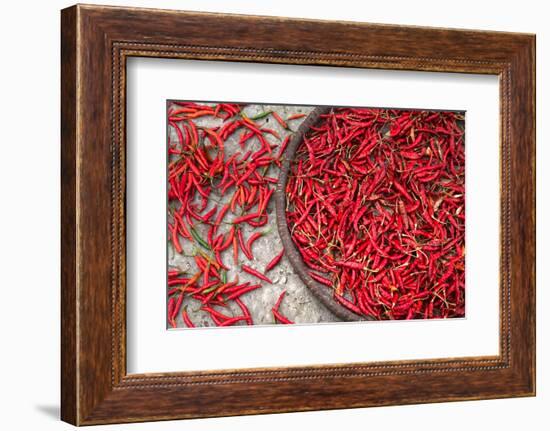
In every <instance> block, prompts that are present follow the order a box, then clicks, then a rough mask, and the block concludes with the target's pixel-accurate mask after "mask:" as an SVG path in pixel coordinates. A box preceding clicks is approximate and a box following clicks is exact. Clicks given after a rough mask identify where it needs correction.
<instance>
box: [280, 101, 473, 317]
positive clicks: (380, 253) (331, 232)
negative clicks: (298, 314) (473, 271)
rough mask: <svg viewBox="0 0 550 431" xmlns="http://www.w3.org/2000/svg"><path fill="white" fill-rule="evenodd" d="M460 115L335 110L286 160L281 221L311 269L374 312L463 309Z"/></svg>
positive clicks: (342, 299)
mask: <svg viewBox="0 0 550 431" xmlns="http://www.w3.org/2000/svg"><path fill="white" fill-rule="evenodd" d="M464 158H465V152H464V116H463V114H462V113H457V112H434V111H412V110H406V111H405V110H393V109H355V108H341V109H333V110H332V111H331V112H330V113H329V114H326V115H323V116H322V117H321V121H320V123H319V124H317V125H316V126H315V127H311V129H310V130H309V131H308V133H306V136H305V137H304V140H303V142H302V143H301V144H300V146H299V148H298V150H297V152H296V154H295V157H294V159H293V160H292V164H291V172H290V176H289V180H288V183H287V188H286V194H287V214H286V216H287V222H288V226H289V229H290V231H291V236H292V239H293V242H294V243H295V244H296V246H297V248H298V249H299V251H300V253H301V255H302V257H303V261H304V263H305V264H306V265H307V266H308V267H309V269H310V271H309V274H310V276H311V277H312V278H313V279H314V280H316V281H317V282H319V283H321V284H323V285H326V287H327V288H328V289H332V290H333V296H334V298H335V300H336V301H338V302H339V303H341V304H342V305H343V306H345V307H346V308H348V309H349V310H351V311H352V312H354V313H356V314H357V315H360V316H371V317H374V318H375V319H380V320H382V319H429V318H447V317H462V316H464V312H465V310H464V307H465V302H464V298H465V293H464V281H465V273H464V264H465V222H464V221H465V198H464V191H465V190H464V181H465V159H464Z"/></svg>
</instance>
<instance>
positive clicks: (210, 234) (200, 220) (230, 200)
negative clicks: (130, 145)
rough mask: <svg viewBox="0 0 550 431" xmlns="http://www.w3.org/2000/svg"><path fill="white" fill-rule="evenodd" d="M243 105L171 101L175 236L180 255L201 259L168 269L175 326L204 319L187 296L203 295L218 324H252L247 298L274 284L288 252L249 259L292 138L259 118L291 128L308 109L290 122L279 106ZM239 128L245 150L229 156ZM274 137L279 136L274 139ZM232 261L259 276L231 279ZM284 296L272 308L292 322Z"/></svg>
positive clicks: (171, 216)
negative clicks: (214, 122) (257, 262)
mask: <svg viewBox="0 0 550 431" xmlns="http://www.w3.org/2000/svg"><path fill="white" fill-rule="evenodd" d="M242 108H243V106H241V105H238V104H228V103H220V104H215V105H212V104H199V103H192V102H171V103H170V105H169V107H168V125H169V128H170V129H171V133H170V134H169V137H173V136H176V137H177V139H175V140H174V139H170V138H169V142H168V161H169V165H168V203H169V206H168V220H169V221H168V232H169V241H171V243H172V246H173V248H174V250H175V252H176V253H179V254H182V255H186V256H188V257H190V258H192V260H193V261H194V267H193V268H192V269H190V270H189V271H186V272H181V271H180V270H179V269H176V268H171V269H169V272H168V324H169V325H170V326H172V327H177V319H178V316H181V320H183V322H184V324H185V325H186V326H188V327H194V326H195V324H196V323H197V322H192V321H191V319H190V316H189V313H188V312H187V306H188V302H189V301H186V298H193V299H194V300H195V301H198V302H199V303H200V309H201V310H202V311H204V312H205V313H207V315H208V316H209V318H210V319H211V321H212V322H213V324H215V325H216V326H231V325H235V324H241V325H242V324H248V325H252V324H253V320H252V316H251V314H250V312H249V310H248V308H247V306H246V304H245V302H243V300H242V299H243V298H242V297H243V295H245V294H246V293H247V292H250V291H252V290H255V289H258V288H260V287H261V286H262V283H271V280H270V279H269V277H268V276H267V275H266V273H267V272H269V271H270V270H272V269H273V268H274V267H275V266H276V265H277V264H278V263H279V262H280V261H281V259H282V257H283V254H284V253H283V251H280V252H279V251H277V254H276V255H275V256H274V257H273V260H272V261H271V262H270V263H269V264H268V265H267V266H266V267H265V268H263V270H261V271H260V270H259V269H254V268H253V267H252V266H250V265H249V264H248V261H251V260H253V246H254V243H255V241H257V240H258V239H259V238H260V237H261V236H262V235H264V234H266V230H265V229H264V227H265V225H266V224H267V222H268V213H267V208H268V205H269V203H270V200H271V197H272V195H273V191H274V187H275V184H276V183H277V182H278V178H277V175H273V172H276V171H275V170H276V169H278V168H277V167H278V166H280V159H281V154H282V153H283V152H284V149H285V146H286V145H287V143H288V138H286V139H281V138H280V136H279V134H278V133H277V132H276V131H275V130H273V129H270V128H265V127H262V126H260V125H258V123H257V120H259V119H260V118H264V117H267V116H272V117H273V118H274V119H275V121H277V122H278V123H279V125H280V126H281V127H283V128H284V129H289V127H288V123H287V122H290V121H292V120H296V119H298V118H301V117H303V115H294V116H291V117H289V118H287V119H286V120H283V119H282V118H281V117H280V116H279V115H278V114H277V113H276V112H274V111H268V112H264V113H262V114H260V115H257V116H256V117H254V118H249V117H247V116H246V115H244V113H243V111H242ZM202 117H208V118H209V119H219V120H220V121H219V126H216V127H203V126H200V123H201V122H200V119H201V118H202ZM234 134H238V136H239V139H238V144H239V147H240V150H239V151H235V152H232V153H231V154H229V152H228V151H226V149H225V147H226V141H227V139H228V138H229V137H230V136H232V135H234ZM267 135H270V136H271V137H272V138H273V139H275V140H277V141H278V142H277V143H271V142H270V140H268V139H267V138H266V136H267ZM272 168H273V169H272ZM270 171H271V172H270ZM222 202H226V203H222ZM246 225H248V226H249V227H250V228H252V229H253V233H252V234H250V236H248V238H245V233H243V227H244V226H246ZM262 229H264V230H262ZM248 230H250V229H248ZM182 244H183V246H182ZM185 245H192V248H193V251H192V252H191V254H186V252H185V250H184V249H185V248H186V247H184V246H185ZM228 265H232V266H233V267H237V268H238V269H239V270H240V271H241V272H244V273H247V274H249V275H251V276H252V277H253V278H255V279H256V280H257V281H258V282H257V283H251V282H244V283H243V282H240V281H239V278H238V274H237V275H236V276H235V277H234V278H233V279H232V280H229V279H228V273H229V270H230V267H229V266H228ZM283 295H284V293H283V294H281V296H280V298H279V300H278V301H277V303H276V304H275V306H274V307H273V310H272V311H273V318H274V321H275V322H278V323H287V324H288V323H292V322H291V321H290V320H288V319H287V318H286V317H284V316H283V315H282V314H281V312H280V310H279V307H280V304H281V301H282V298H283ZM230 302H232V303H234V304H236V305H237V306H238V309H239V310H240V314H238V315H233V314H232V312H231V309H232V308H231V307H228V305H229V303H230ZM194 303H196V302H194Z"/></svg>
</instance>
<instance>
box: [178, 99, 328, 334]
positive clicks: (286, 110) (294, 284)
mask: <svg viewBox="0 0 550 431" xmlns="http://www.w3.org/2000/svg"><path fill="white" fill-rule="evenodd" d="M311 110H313V107H305V106H286V105H248V106H246V107H245V108H244V113H245V114H246V115H247V116H249V117H254V116H255V115H258V114H260V113H262V112H265V111H276V112H277V113H278V114H279V115H280V116H281V117H282V118H287V117H288V116H290V115H292V114H296V113H304V114H308V113H309V112H310V111H311ZM301 121H303V118H302V119H298V120H294V121H292V122H290V124H289V126H290V128H291V129H292V130H296V129H297V128H298V126H299V125H300V123H301ZM222 122H223V121H222V120H221V119H214V118H212V117H202V118H199V119H197V120H196V122H195V124H197V125H198V126H207V127H213V126H216V125H220V124H222ZM257 123H258V124H260V125H262V126H264V127H268V128H271V129H275V130H276V131H277V132H278V133H279V134H280V136H281V140H278V139H277V138H275V137H273V136H271V135H266V139H268V140H269V142H270V143H273V144H281V142H282V139H284V137H286V136H287V135H288V134H290V133H292V131H288V130H285V129H284V128H283V127H281V126H280V125H279V124H278V123H277V122H276V121H275V119H274V118H273V117H272V116H267V117H265V118H263V119H260V120H257ZM173 133H174V136H172V139H177V137H176V136H175V132H173ZM240 135H241V132H237V133H234V134H233V135H232V136H231V137H230V138H229V139H228V140H227V141H226V143H225V145H226V154H232V153H233V152H234V151H237V150H239V149H240V148H239V145H238V140H239V137H240ZM248 145H249V146H248V147H247V149H252V150H255V149H258V148H259V143H258V142H257V140H254V144H252V145H251V144H248ZM274 152H277V150H274ZM226 157H227V156H226ZM270 169H271V170H270V171H269V172H268V174H269V176H272V177H278V175H279V170H278V168H276V167H272V168H270ZM211 197H212V203H211V204H209V205H210V206H209V207H207V209H208V208H210V207H211V205H213V201H214V200H216V201H218V202H217V203H218V204H219V203H221V204H222V205H223V204H224V203H226V202H228V201H229V199H230V197H231V193H226V196H223V197H222V196H220V194H219V191H218V190H214V191H213V193H212V196H211ZM267 211H268V214H269V221H268V224H267V225H266V226H264V227H261V228H252V227H250V226H249V225H247V224H245V228H244V229H243V233H244V237H245V239H246V238H248V237H249V236H250V235H251V234H252V233H253V232H255V231H256V230H260V231H265V232H266V234H265V235H263V236H262V237H261V238H260V239H259V240H257V241H256V242H255V243H254V244H253V247H252V248H253V254H254V259H253V260H252V261H249V260H248V259H247V258H246V257H245V256H244V255H243V254H242V253H240V255H239V259H240V262H239V267H240V264H241V263H244V264H247V265H249V266H251V267H252V268H254V269H257V270H259V271H260V272H263V270H264V268H265V266H266V264H267V263H268V262H270V261H271V260H272V259H273V257H275V256H276V255H277V254H278V253H279V252H280V251H281V250H282V248H283V245H282V242H281V239H280V237H279V233H278V231H277V225H276V214H275V202H274V200H273V198H272V199H271V202H270V204H269V206H268V209H267ZM226 217H227V218H228V220H230V217H229V216H226ZM227 230H229V226H227V227H226V228H225V229H223V228H221V229H220V232H226V231H227ZM199 232H200V233H201V235H202V236H203V237H206V229H203V230H202V231H201V230H200V229H199ZM181 245H182V247H183V248H184V251H183V254H178V253H176V252H175V251H174V249H173V248H172V244H171V243H169V246H168V266H169V267H171V268H179V269H181V270H182V271H185V270H193V269H195V268H196V266H195V263H194V260H193V258H192V257H190V256H185V255H184V254H189V255H191V254H193V253H194V247H193V245H192V244H191V243H190V242H189V241H185V240H182V241H181ZM231 255H232V253H231V252H229V251H228V252H226V253H225V254H224V257H223V261H224V264H225V265H226V266H228V267H229V268H231V269H230V271H229V272H228V277H227V279H228V280H233V279H234V278H235V276H236V275H238V277H239V281H240V282H241V283H242V282H246V281H250V282H251V283H253V284H255V283H257V282H258V280H257V279H256V278H255V277H252V276H250V275H248V274H247V273H245V272H242V271H240V270H239V268H235V265H234V263H233V259H232V256H231ZM267 275H268V277H269V278H270V279H271V280H272V281H273V284H269V283H266V282H262V287H261V288H259V289H257V290H254V291H251V292H249V293H246V294H245V295H243V296H242V297H241V299H242V301H243V302H244V303H245V304H246V306H247V307H248V308H249V310H250V314H251V315H252V318H253V321H254V324H255V325H266V324H273V323H274V319H273V315H272V313H271V308H272V307H273V305H274V304H275V302H276V301H277V298H278V297H279V295H280V294H281V292H282V291H283V290H285V289H286V292H287V293H286V296H285V298H284V300H283V302H282V305H281V312H282V313H283V314H284V315H285V316H287V317H288V318H289V319H290V320H292V321H294V322H296V323H317V322H334V321H337V320H338V319H337V318H335V317H334V316H333V315H332V314H331V313H330V312H329V311H328V310H327V309H326V308H324V306H323V305H321V303H319V302H318V300H317V299H316V298H315V297H313V295H312V294H311V293H310V292H309V290H308V288H307V287H306V286H305V285H304V284H303V283H302V281H301V280H300V278H299V277H298V276H297V275H296V274H295V273H294V271H293V269H292V266H291V264H290V262H288V260H287V258H286V256H285V257H283V260H282V261H281V262H280V263H279V265H278V266H277V267H276V268H275V269H273V270H271V271H270V272H269V273H268V274H267ZM200 306H201V305H200V302H198V301H196V300H194V299H191V298H186V299H185V301H184V307H186V309H187V312H188V314H189V317H190V318H191V320H192V321H193V322H194V323H195V325H197V326H201V327H208V326H214V323H213V321H212V320H211V319H210V317H209V315H208V313H206V312H204V311H201V310H200ZM220 311H221V310H220ZM223 312H224V314H228V315H235V316H237V315H240V314H241V311H240V309H239V308H238V307H237V305H236V304H231V305H230V306H229V307H228V308H227V309H225V310H223ZM238 324H241V323H238ZM177 325H178V327H185V325H184V323H183V322H182V320H181V315H180V316H178V320H177Z"/></svg>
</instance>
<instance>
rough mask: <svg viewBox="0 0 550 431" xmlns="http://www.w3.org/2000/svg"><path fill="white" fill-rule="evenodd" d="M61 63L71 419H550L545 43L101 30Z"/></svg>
mask: <svg viewBox="0 0 550 431" xmlns="http://www.w3.org/2000/svg"><path fill="white" fill-rule="evenodd" d="M205 28H208V29H209V31H208V32H205V31H204V29H205ZM259 29H261V31H259ZM274 35H277V37H275V36H274ZM334 35H337V37H335V36H334ZM61 42H62V95H61V98H62V154H61V158H62V346H61V348H62V419H63V420H65V421H67V422H70V423H73V424H75V425H88V424H102V423H115V422H137V421H149V420H164V419H178V418H195V417H212V416H223V415H238V414H256V413H269V412H287V411H305V410H320V409H334V408H352V407H366V406H380V405H392V404H411V403H426V402H441V401H452V400H471V399H489V398H502V397H514V396H532V395H534V393H535V171H534V169H535V163H534V160H535V123H534V118H535V116H534V100H535V86H534V83H535V80H534V70H535V51H534V48H535V38H534V36H533V35H528V34H512V33H499V32H485V31H470V30H449V29H434V28H422V27H402V26H388V25H376V24H364V23H349V22H347V23H343V22H328V21H311V20H308V21H306V20H296V19H286V18H272V17H252V16H239V15H221V14H207V13H195V12H193V13H191V12H179V11H163V10H148V9H132V8H118V7H103V6H91V5H90V6H81V5H78V6H73V7H71V8H68V9H65V10H63V11H62V37H61ZM253 392H259V393H261V394H262V396H261V397H252V396H250V394H251V393H253ZM304 394H307V396H304Z"/></svg>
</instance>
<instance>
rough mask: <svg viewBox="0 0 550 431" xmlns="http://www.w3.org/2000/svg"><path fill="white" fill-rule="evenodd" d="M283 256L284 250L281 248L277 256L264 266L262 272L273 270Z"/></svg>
mask: <svg viewBox="0 0 550 431" xmlns="http://www.w3.org/2000/svg"><path fill="white" fill-rule="evenodd" d="M284 255H285V249H284V248H283V249H282V250H281V251H280V252H279V254H277V256H275V257H274V258H273V259H271V261H270V262H269V263H268V264H267V265H266V267H265V270H264V272H268V271H271V270H272V269H273V268H275V267H276V266H277V264H278V263H279V262H280V261H281V259H282V258H283V256H284Z"/></svg>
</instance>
